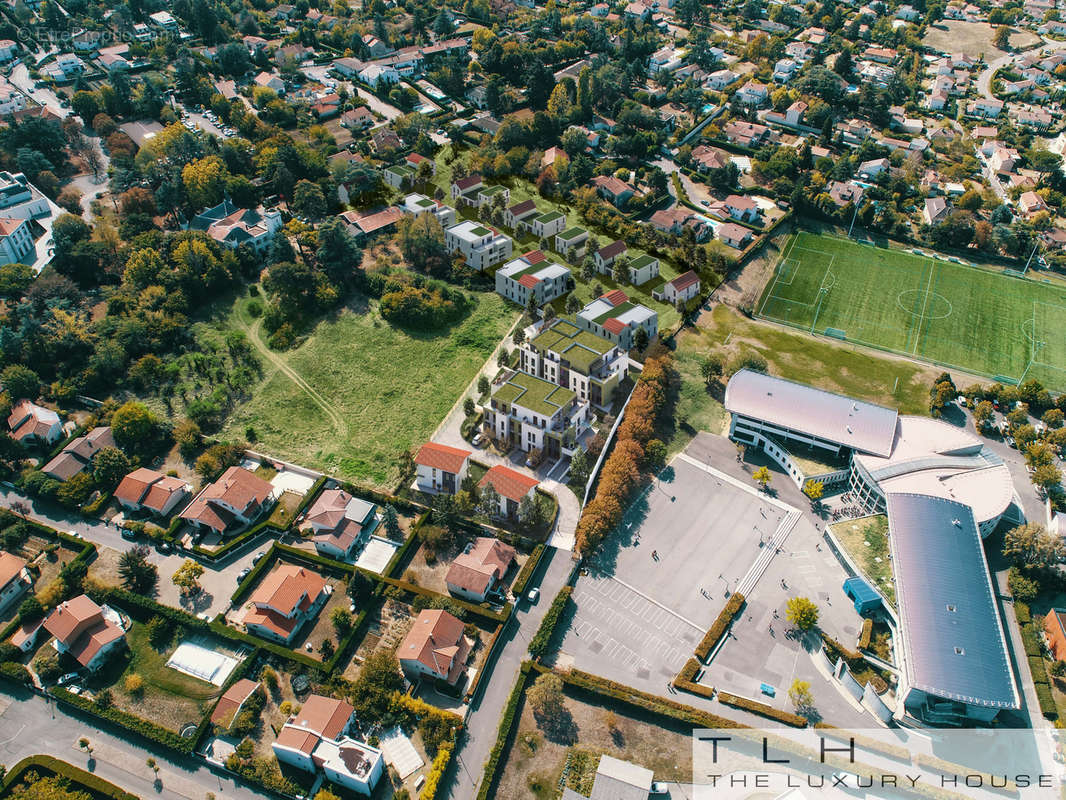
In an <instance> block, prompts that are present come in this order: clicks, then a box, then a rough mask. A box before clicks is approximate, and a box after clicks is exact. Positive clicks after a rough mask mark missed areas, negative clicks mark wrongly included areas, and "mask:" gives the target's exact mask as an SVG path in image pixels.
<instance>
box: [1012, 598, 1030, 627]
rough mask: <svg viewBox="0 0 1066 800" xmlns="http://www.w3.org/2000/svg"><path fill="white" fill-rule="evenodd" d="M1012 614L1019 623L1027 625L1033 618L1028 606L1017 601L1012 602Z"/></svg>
mask: <svg viewBox="0 0 1066 800" xmlns="http://www.w3.org/2000/svg"><path fill="white" fill-rule="evenodd" d="M1014 616H1015V617H1016V618H1017V620H1018V624H1019V625H1028V624H1029V623H1030V622H1031V621H1032V619H1033V615H1032V613H1031V612H1030V611H1029V606H1028V605H1026V604H1025V603H1019V602H1017V601H1015V603H1014Z"/></svg>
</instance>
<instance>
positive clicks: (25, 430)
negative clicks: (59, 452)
mask: <svg viewBox="0 0 1066 800" xmlns="http://www.w3.org/2000/svg"><path fill="white" fill-rule="evenodd" d="M58 422H59V415H58V414H56V412H54V411H51V410H50V409H47V408H42V407H41V406H39V405H37V404H36V403H33V402H31V401H29V400H19V401H18V402H17V403H15V407H14V408H13V409H11V414H10V415H9V416H8V418H7V426H8V427H9V428H10V429H11V435H12V436H14V437H15V438H16V439H18V440H19V441H20V442H21V441H24V440H25V439H27V438H28V437H30V436H36V437H38V438H41V439H43V438H45V437H46V436H48V431H49V430H51V428H52V426H53V425H55V424H56V423H58Z"/></svg>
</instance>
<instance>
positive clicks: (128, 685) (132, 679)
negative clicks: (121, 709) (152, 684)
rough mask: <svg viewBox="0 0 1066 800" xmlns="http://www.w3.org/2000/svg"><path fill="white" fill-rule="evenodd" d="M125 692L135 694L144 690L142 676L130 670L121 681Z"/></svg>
mask: <svg viewBox="0 0 1066 800" xmlns="http://www.w3.org/2000/svg"><path fill="white" fill-rule="evenodd" d="M123 686H124V688H125V689H126V693H127V694H132V695H137V694H140V693H141V692H143V691H144V678H142V677H141V676H140V675H138V674H137V673H136V672H131V673H130V674H129V675H127V676H126V680H125V681H124V682H123Z"/></svg>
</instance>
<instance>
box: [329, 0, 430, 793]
mask: <svg viewBox="0 0 1066 800" xmlns="http://www.w3.org/2000/svg"><path fill="white" fill-rule="evenodd" d="M442 13H443V12H442ZM315 800H341V799H340V797H338V796H337V795H335V794H333V792H331V791H329V790H328V789H319V790H318V793H317V794H316V795H315Z"/></svg>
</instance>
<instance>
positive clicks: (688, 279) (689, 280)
mask: <svg viewBox="0 0 1066 800" xmlns="http://www.w3.org/2000/svg"><path fill="white" fill-rule="evenodd" d="M699 282H700V277H699V275H697V274H696V273H695V272H693V271H692V270H689V271H688V272H686V273H685V274H683V275H678V276H677V277H676V278H674V279H673V280H672V281H670V285H671V286H673V287H674V291H677V292H683V291H684V290H685V289H687V288H688V287H690V286H693V285H694V284H697V283H699Z"/></svg>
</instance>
